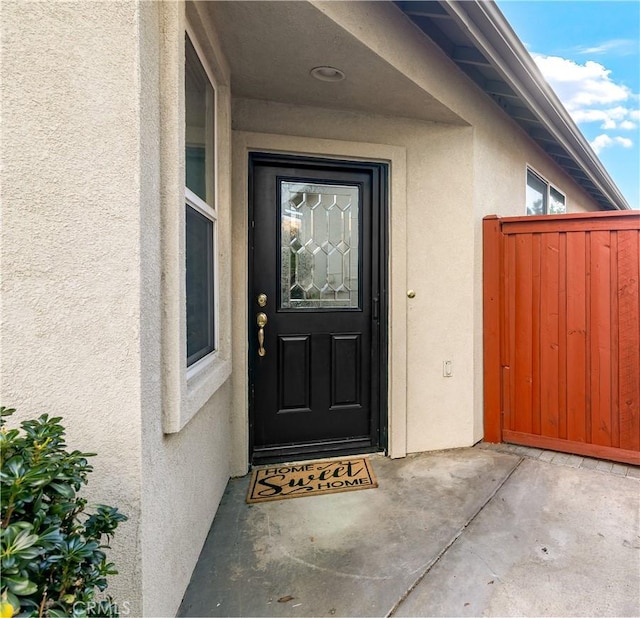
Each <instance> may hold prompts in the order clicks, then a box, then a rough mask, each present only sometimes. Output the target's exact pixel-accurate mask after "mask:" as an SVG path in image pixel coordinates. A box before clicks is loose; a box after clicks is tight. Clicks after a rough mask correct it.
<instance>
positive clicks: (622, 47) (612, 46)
mask: <svg viewBox="0 0 640 618" xmlns="http://www.w3.org/2000/svg"><path fill="white" fill-rule="evenodd" d="M637 46H638V42H637V41H634V40H633V39H612V40H611V41H604V42H603V43H600V45H595V46H594V47H578V48H577V52H578V53H579V54H583V55H589V56H594V55H598V54H615V55H617V56H630V55H632V54H635V53H636V51H637Z"/></svg>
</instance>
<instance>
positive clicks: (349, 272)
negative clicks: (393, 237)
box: [280, 181, 360, 309]
mask: <svg viewBox="0 0 640 618" xmlns="http://www.w3.org/2000/svg"><path fill="white" fill-rule="evenodd" d="M359 200H360V195H359V189H358V187H357V186H348V185H330V184H319V183H318V184H310V183H299V182H290V181H281V182H280V223H281V245H280V255H281V265H280V304H281V307H282V308H283V309H303V308H308V309H325V308H326V309H353V308H358V307H360V293H359V291H360V285H359V283H360V282H359V270H360V256H359V253H360V252H359V246H358V244H359V242H358V241H359V231H358V223H359Z"/></svg>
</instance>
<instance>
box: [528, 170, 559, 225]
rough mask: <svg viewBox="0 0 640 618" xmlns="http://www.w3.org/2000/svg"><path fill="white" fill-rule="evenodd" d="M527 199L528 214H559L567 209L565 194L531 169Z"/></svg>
mask: <svg viewBox="0 0 640 618" xmlns="http://www.w3.org/2000/svg"><path fill="white" fill-rule="evenodd" d="M526 199H527V214H528V215H558V214H564V213H565V212H566V211H567V206H566V199H565V196H564V195H563V194H562V193H560V191H558V190H557V189H556V188H555V187H552V186H551V185H550V184H549V183H548V182H547V181H546V180H544V179H543V178H542V177H541V176H538V174H536V173H535V172H532V171H531V170H530V169H527V192H526Z"/></svg>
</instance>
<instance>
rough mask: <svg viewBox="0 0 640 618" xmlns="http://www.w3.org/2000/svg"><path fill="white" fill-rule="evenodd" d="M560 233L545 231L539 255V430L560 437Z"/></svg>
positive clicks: (553, 436)
mask: <svg viewBox="0 0 640 618" xmlns="http://www.w3.org/2000/svg"><path fill="white" fill-rule="evenodd" d="M559 261H560V235H559V234H557V233H553V232H551V233H549V234H544V235H543V237H542V243H541V256H540V374H539V384H538V392H540V433H541V435H543V436H549V437H551V438H557V437H558V435H559V429H560V406H559V402H560V355H559V351H560V344H559V318H560V278H559V271H558V268H559Z"/></svg>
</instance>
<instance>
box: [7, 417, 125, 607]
mask: <svg viewBox="0 0 640 618" xmlns="http://www.w3.org/2000/svg"><path fill="white" fill-rule="evenodd" d="M13 412H15V410H14V409H12V408H5V407H0V457H1V461H2V472H1V477H0V481H1V484H0V488H1V491H2V494H1V507H2V508H1V511H0V518H1V523H0V535H1V536H0V541H1V544H0V545H1V547H0V551H1V553H0V567H1V571H0V591H1V595H2V598H1V601H0V602H1V605H0V609H1V612H0V618H6V617H7V616H9V617H10V616H12V615H15V614H17V613H19V612H20V615H21V616H46V617H50V618H57V617H61V616H118V615H119V612H118V606H117V605H116V604H115V603H114V602H113V600H112V599H111V597H109V596H104V597H101V596H100V595H99V592H98V591H100V592H102V591H104V590H105V589H106V587H107V576H109V575H114V574H115V573H117V571H116V570H115V568H114V565H113V564H112V563H111V562H107V558H106V555H105V553H104V551H103V550H104V549H108V548H109V545H108V541H109V539H110V537H111V535H112V534H113V532H114V531H115V529H116V528H117V527H118V524H119V523H120V522H122V521H124V520H126V517H125V516H124V515H123V514H121V513H119V512H118V509H117V508H114V507H110V506H104V505H98V506H96V507H95V508H94V509H92V510H93V511H94V512H93V513H92V514H89V513H87V512H85V506H86V504H87V502H86V500H85V499H84V498H80V497H78V492H79V491H80V489H81V488H82V486H83V485H86V483H87V475H88V474H89V473H90V472H91V471H92V469H93V468H92V467H91V466H90V465H89V464H88V463H87V458H88V457H91V456H93V455H94V453H81V452H79V451H71V452H69V451H67V450H66V444H65V442H64V433H65V431H64V427H63V426H62V425H61V424H60V421H61V418H60V417H54V418H49V416H48V415H47V414H43V415H42V416H40V417H39V418H38V419H36V420H27V421H24V422H22V423H21V428H22V430H19V429H7V428H6V427H5V417H6V416H9V415H11V414H13Z"/></svg>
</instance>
